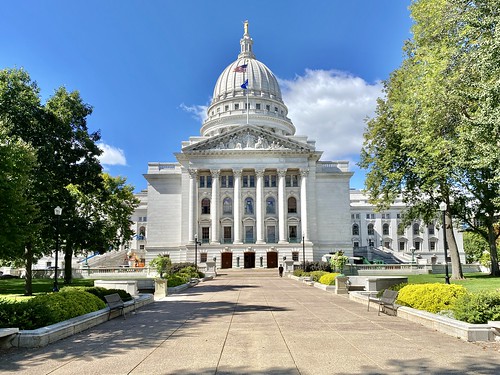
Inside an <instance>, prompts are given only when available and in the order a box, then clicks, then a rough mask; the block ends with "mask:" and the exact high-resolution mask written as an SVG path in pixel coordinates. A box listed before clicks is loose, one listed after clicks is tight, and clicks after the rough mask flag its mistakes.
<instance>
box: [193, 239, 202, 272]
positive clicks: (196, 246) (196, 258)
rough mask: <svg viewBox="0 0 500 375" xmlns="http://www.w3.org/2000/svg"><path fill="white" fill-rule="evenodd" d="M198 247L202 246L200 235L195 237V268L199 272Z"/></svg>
mask: <svg viewBox="0 0 500 375" xmlns="http://www.w3.org/2000/svg"><path fill="white" fill-rule="evenodd" d="M198 245H200V246H201V242H199V241H198V235H197V234H195V235H194V268H195V270H196V271H198Z"/></svg>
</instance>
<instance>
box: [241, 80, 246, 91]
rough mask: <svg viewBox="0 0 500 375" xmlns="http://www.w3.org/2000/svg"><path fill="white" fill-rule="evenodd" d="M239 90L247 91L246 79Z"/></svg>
mask: <svg viewBox="0 0 500 375" xmlns="http://www.w3.org/2000/svg"><path fill="white" fill-rule="evenodd" d="M241 88H242V89H244V90H246V89H248V79H247V80H245V83H244V84H242V85H241Z"/></svg>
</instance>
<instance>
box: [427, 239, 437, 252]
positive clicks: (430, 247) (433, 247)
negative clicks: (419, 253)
mask: <svg viewBox="0 0 500 375" xmlns="http://www.w3.org/2000/svg"><path fill="white" fill-rule="evenodd" d="M429 250H430V251H434V250H436V243H435V242H434V241H431V242H430V243H429Z"/></svg>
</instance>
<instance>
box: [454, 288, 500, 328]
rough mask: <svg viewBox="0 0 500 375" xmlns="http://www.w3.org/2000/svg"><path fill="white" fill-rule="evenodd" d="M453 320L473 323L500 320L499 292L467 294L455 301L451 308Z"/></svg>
mask: <svg viewBox="0 0 500 375" xmlns="http://www.w3.org/2000/svg"><path fill="white" fill-rule="evenodd" d="M452 310H453V316H454V318H455V319H458V320H461V321H464V322H467V323H473V324H482V323H487V322H488V320H500V292H494V291H489V292H488V291H487V292H479V293H467V294H464V295H463V296H461V297H459V298H458V299H457V303H456V304H455V305H454V307H453V309H452Z"/></svg>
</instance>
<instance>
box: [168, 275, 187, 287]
mask: <svg viewBox="0 0 500 375" xmlns="http://www.w3.org/2000/svg"><path fill="white" fill-rule="evenodd" d="M189 279H190V278H189V277H186V276H182V275H179V274H177V275H169V276H168V278H167V280H168V282H167V287H169V288H173V287H176V286H179V285H182V284H186V283H188V282H189Z"/></svg>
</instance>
